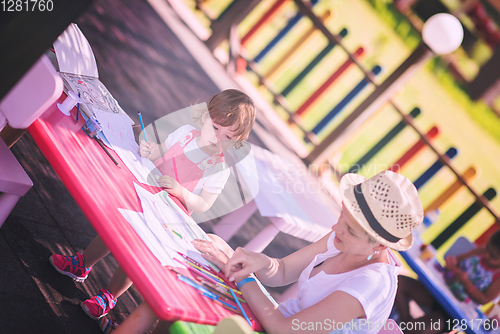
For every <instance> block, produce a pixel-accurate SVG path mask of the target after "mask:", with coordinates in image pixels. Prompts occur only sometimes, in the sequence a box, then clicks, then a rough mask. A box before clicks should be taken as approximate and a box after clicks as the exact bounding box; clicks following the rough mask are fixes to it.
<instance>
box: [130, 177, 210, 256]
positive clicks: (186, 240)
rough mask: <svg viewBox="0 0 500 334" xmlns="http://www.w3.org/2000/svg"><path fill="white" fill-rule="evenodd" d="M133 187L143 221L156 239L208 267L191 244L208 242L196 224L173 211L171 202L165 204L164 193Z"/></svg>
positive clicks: (166, 196) (173, 204) (165, 195)
mask: <svg viewBox="0 0 500 334" xmlns="http://www.w3.org/2000/svg"><path fill="white" fill-rule="evenodd" d="M134 186H135V190H136V192H137V195H138V196H139V199H140V201H141V206H142V210H143V212H144V220H145V222H146V224H147V225H148V227H149V228H150V230H151V231H153V233H154V234H155V235H156V236H157V237H158V239H159V240H162V241H165V242H166V243H167V245H168V246H167V247H169V248H173V249H175V251H176V252H177V251H179V252H181V253H183V254H185V255H187V256H189V257H191V258H192V259H193V260H195V261H197V262H198V263H201V264H205V265H210V264H209V262H207V261H206V260H205V259H204V258H203V257H202V256H201V254H200V252H198V250H196V248H194V246H193V244H192V243H191V241H193V240H194V239H204V240H210V239H209V238H208V236H207V235H206V234H205V232H203V230H202V229H201V228H200V227H199V226H198V225H197V224H196V222H194V221H193V220H192V218H190V217H189V216H187V215H186V216H182V215H181V214H179V213H178V212H177V211H176V210H175V209H174V207H176V206H177V205H176V204H175V203H174V202H173V201H172V202H171V203H170V204H169V203H167V201H166V200H165V198H168V195H167V193H166V192H165V191H162V192H159V193H157V194H155V195H153V194H151V193H150V192H149V191H147V190H145V189H144V188H142V187H140V186H138V185H137V184H135V185H134ZM173 231H175V232H173ZM176 233H177V234H179V235H181V236H182V238H181V237H179V236H178V235H177V234H176ZM176 254H177V253H176Z"/></svg>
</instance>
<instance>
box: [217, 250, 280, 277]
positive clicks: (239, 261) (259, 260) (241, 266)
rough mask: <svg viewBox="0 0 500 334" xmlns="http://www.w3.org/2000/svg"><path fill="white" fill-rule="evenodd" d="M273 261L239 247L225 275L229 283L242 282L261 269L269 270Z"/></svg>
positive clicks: (230, 260) (228, 263) (227, 264)
mask: <svg viewBox="0 0 500 334" xmlns="http://www.w3.org/2000/svg"><path fill="white" fill-rule="evenodd" d="M270 265H271V259H270V258H269V257H267V256H266V255H264V254H262V253H255V252H252V251H249V250H246V249H244V248H241V247H238V248H236V250H235V251H234V254H233V256H232V257H231V258H230V259H229V260H228V261H227V263H226V266H225V269H224V273H225V274H226V277H229V281H230V282H232V281H237V282H239V281H241V280H242V279H244V278H245V277H248V276H249V275H250V274H252V273H254V272H256V271H259V270H260V269H264V268H268V267H269V266H270Z"/></svg>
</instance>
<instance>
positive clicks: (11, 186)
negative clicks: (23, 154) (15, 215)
mask: <svg viewBox="0 0 500 334" xmlns="http://www.w3.org/2000/svg"><path fill="white" fill-rule="evenodd" d="M0 161H1V162H0V227H1V226H2V224H3V223H4V222H5V219H7V217H8V216H9V214H10V212H11V211H12V209H13V208H14V206H15V205H16V203H17V201H18V200H19V199H20V198H21V196H24V195H25V194H26V193H27V192H28V190H30V188H31V187H32V186H33V182H31V179H30V178H29V176H28V175H27V174H26V172H25V171H24V169H23V167H21V165H20V164H19V161H17V159H16V157H14V154H12V152H11V151H10V149H9V148H8V147H7V145H6V144H5V143H4V142H3V140H1V139H0Z"/></svg>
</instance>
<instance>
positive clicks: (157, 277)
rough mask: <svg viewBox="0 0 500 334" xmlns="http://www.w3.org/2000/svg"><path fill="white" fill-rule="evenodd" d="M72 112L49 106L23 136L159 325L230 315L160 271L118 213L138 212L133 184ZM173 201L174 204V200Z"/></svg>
mask: <svg viewBox="0 0 500 334" xmlns="http://www.w3.org/2000/svg"><path fill="white" fill-rule="evenodd" d="M64 98H65V95H64V94H63V95H62V96H61V97H60V98H59V101H58V102H60V103H62V101H63V100H64ZM75 112H76V109H75V108H73V110H72V117H67V116H64V115H63V114H62V113H61V112H60V111H59V110H58V109H57V107H56V106H55V104H54V105H52V106H51V107H50V108H49V109H48V110H47V112H46V113H44V114H43V116H42V117H41V118H40V119H38V120H36V121H35V122H34V123H33V124H32V125H31V126H30V127H29V129H28V131H29V132H30V134H31V136H32V137H33V139H34V140H35V142H36V143H37V145H38V147H39V148H40V150H41V151H42V153H43V154H44V155H45V157H46V158H47V160H48V161H49V163H50V164H51V165H52V167H53V168H54V170H55V171H56V173H57V175H58V176H59V177H60V178H61V180H62V182H63V183H64V184H65V186H66V187H67V188H68V190H69V192H70V193H71V195H72V196H73V198H74V199H75V201H76V202H77V204H78V205H79V206H80V208H81V209H82V211H83V212H84V213H85V215H86V216H87V218H88V219H89V221H90V223H91V224H92V226H93V227H94V228H95V230H96V231H97V233H99V235H100V236H101V237H102V239H103V240H104V242H105V243H106V245H107V246H108V248H109V249H110V250H111V253H113V255H114V256H115V258H116V260H117V261H118V262H119V263H120V265H121V266H122V267H123V269H124V270H125V272H126V273H127V275H129V277H130V278H131V279H132V281H133V282H134V284H135V286H136V287H137V289H138V290H139V291H140V293H141V294H142V296H143V297H144V299H145V300H146V301H147V302H148V304H149V305H150V306H151V308H152V309H153V310H154V311H155V312H156V314H157V315H158V316H159V317H160V318H161V319H163V320H167V321H176V320H184V321H189V322H197V323H204V324H211V325H215V324H217V323H218V322H219V321H220V320H221V319H223V318H225V317H228V316H230V315H233V314H234V313H231V312H230V311H228V310H226V309H224V308H223V307H221V306H219V305H217V304H215V303H213V302H211V301H210V300H209V299H207V298H205V297H203V296H201V295H200V294H199V293H198V292H197V291H196V290H195V289H193V288H191V287H190V286H188V285H186V284H184V283H182V282H180V281H178V280H177V278H176V277H175V276H174V274H173V273H172V272H170V271H169V270H168V269H166V268H164V267H162V266H161V265H160V262H159V261H158V260H157V259H156V257H155V256H154V255H153V254H152V253H151V252H150V251H149V249H148V248H147V247H146V245H145V244H144V243H143V241H142V240H141V239H140V238H139V236H138V235H137V234H136V232H135V231H134V229H133V228H132V227H131V226H130V225H129V223H128V222H127V221H126V220H125V218H123V216H122V215H121V214H120V212H119V211H118V210H117V209H118V208H123V209H128V210H134V211H138V212H142V208H141V204H140V201H139V198H138V196H137V194H136V191H135V189H134V183H137V184H139V182H138V181H137V180H136V178H135V177H134V176H133V175H132V173H131V172H130V171H129V170H128V169H127V168H126V167H125V165H124V164H123V163H122V162H121V160H120V158H119V157H118V156H117V155H116V154H115V153H114V151H112V150H110V152H111V154H112V155H113V157H114V158H115V159H116V160H117V161H118V162H119V163H120V167H121V168H118V167H117V166H116V165H115V164H114V163H113V162H112V161H111V159H109V157H108V156H107V155H106V154H105V152H103V150H102V149H101V148H100V147H99V145H98V144H97V143H96V142H95V141H94V140H91V139H90V138H89V137H88V136H87V135H86V134H85V133H84V132H83V131H82V130H81V126H82V125H83V121H82V120H81V118H80V122H79V123H78V124H76V123H75V121H74V118H75V117H74V115H75ZM141 186H142V187H144V188H145V189H147V190H148V191H150V192H152V193H156V192H158V191H160V188H156V187H152V186H147V185H143V184H141ZM174 201H176V203H178V204H179V205H180V203H179V202H178V200H177V199H176V198H174ZM180 206H181V207H182V205H180ZM183 209H184V208H183ZM184 210H185V209H184ZM245 308H246V310H245V311H246V312H248V314H249V316H250V317H252V318H255V317H254V316H253V314H252V313H251V312H250V310H249V309H248V307H247V306H245ZM252 322H253V324H254V327H255V329H256V330H261V329H262V327H261V326H260V324H259V323H257V322H256V321H255V320H253V321H252Z"/></svg>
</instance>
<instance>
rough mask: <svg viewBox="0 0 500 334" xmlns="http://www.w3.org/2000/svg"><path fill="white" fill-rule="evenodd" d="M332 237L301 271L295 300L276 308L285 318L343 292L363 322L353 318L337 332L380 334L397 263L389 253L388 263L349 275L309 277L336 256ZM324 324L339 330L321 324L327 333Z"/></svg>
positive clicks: (328, 321)
mask: <svg viewBox="0 0 500 334" xmlns="http://www.w3.org/2000/svg"><path fill="white" fill-rule="evenodd" d="M334 237H335V232H332V234H331V235H330V237H329V238H328V244H327V248H328V250H327V251H326V252H325V253H323V254H319V255H316V257H315V258H314V260H313V261H312V262H311V263H310V264H309V266H307V267H306V269H304V270H303V271H302V273H301V275H300V277H299V281H298V284H299V294H298V295H297V298H296V299H293V298H290V299H289V300H287V301H285V302H283V303H281V304H280V305H279V306H278V309H279V310H280V311H281V313H282V314H283V315H284V316H285V317H286V318H288V317H290V316H292V315H293V314H295V313H297V312H299V311H301V310H304V309H306V308H308V307H310V306H312V305H314V304H316V303H318V302H319V301H321V300H322V299H323V298H325V297H327V296H328V295H330V294H331V293H333V292H334V291H343V292H345V293H348V294H350V295H351V296H353V297H354V298H356V299H357V300H358V301H359V302H360V304H361V306H362V307H363V310H364V311H365V315H366V319H355V320H353V321H352V322H350V323H347V324H345V325H344V326H343V327H342V328H341V330H340V331H338V333H349V334H350V333H358V334H376V333H378V332H380V330H381V328H382V326H383V325H384V324H385V322H386V321H387V318H388V317H389V314H390V313H391V309H392V306H393V304H394V298H395V297H396V291H397V287H398V273H399V270H400V268H401V262H399V260H398V259H397V258H396V256H395V255H394V254H393V253H392V252H391V251H389V252H388V253H389V260H390V264H388V263H372V264H369V265H367V266H364V267H361V268H358V269H354V270H351V271H349V272H345V273H340V274H333V275H328V274H325V272H324V271H321V272H319V273H317V274H316V275H314V276H313V277H311V278H309V276H310V274H311V271H312V269H313V268H314V266H316V265H317V264H320V263H321V262H323V261H325V260H326V259H328V258H331V257H333V256H335V255H337V254H338V253H340V252H339V250H338V249H336V248H335V246H334V244H333V239H334ZM298 325H299V324H298ZM328 325H330V326H331V327H330V328H331V329H332V332H334V331H333V330H334V329H340V328H336V327H333V326H334V325H337V324H335V323H333V319H325V320H324V321H323V329H326V330H329V329H330V328H329V327H328ZM302 326H305V325H302ZM314 326H316V325H314ZM339 326H340V324H339ZM305 328H307V327H305ZM335 333H337V332H335Z"/></svg>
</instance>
